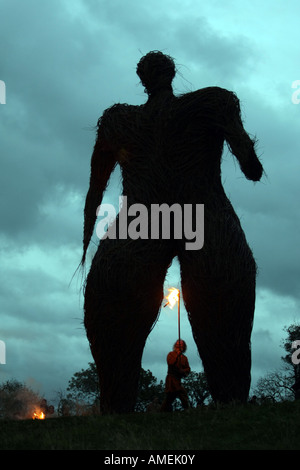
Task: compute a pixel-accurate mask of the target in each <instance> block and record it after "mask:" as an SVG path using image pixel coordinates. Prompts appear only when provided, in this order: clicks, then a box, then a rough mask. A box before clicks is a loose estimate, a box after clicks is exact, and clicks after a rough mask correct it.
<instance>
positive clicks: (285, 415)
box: [0, 401, 300, 451]
mask: <svg viewBox="0 0 300 470" xmlns="http://www.w3.org/2000/svg"><path fill="white" fill-rule="evenodd" d="M299 436H300V401H297V402H285V403H279V404H276V405H262V406H251V405H247V406H244V407H232V406H228V407H223V408H217V409H209V408H205V409H203V410H189V411H185V412H175V413H171V414H166V413H157V414H155V413H153V414H152V413H134V414H130V415H120V416H118V415H116V416H82V417H69V418H51V419H46V420H44V421H39V420H23V421H0V449H2V450H3V449H7V450H24V449H26V450H63V449H66V450H93V449H94V450H100V449H101V450H140V449H141V450H153V451H155V450H172V451H176V450H181V451H183V450H231V449H233V450H260V449H263V450H270V449H271V450H296V449H298V450H300V439H299Z"/></svg>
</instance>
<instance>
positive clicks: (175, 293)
mask: <svg viewBox="0 0 300 470" xmlns="http://www.w3.org/2000/svg"><path fill="white" fill-rule="evenodd" d="M169 292H170V294H169V295H168V296H167V297H166V299H167V301H168V302H167V303H166V304H165V305H164V307H166V306H167V305H169V307H170V308H173V307H174V305H175V304H176V302H178V301H179V290H178V289H176V287H171V289H169Z"/></svg>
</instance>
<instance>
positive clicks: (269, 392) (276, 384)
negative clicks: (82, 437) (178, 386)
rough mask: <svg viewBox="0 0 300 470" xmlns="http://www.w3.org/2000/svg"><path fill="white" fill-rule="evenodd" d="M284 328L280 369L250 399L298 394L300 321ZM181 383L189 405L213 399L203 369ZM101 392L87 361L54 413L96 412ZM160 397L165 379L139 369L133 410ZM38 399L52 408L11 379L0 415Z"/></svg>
mask: <svg viewBox="0 0 300 470" xmlns="http://www.w3.org/2000/svg"><path fill="white" fill-rule="evenodd" d="M285 331H286V332H287V338H286V339H285V340H284V341H283V343H282V347H283V348H284V350H285V355H284V356H282V358H281V359H282V362H283V366H282V369H281V370H279V371H278V370H277V371H272V372H269V373H267V374H266V375H265V376H264V377H262V378H260V379H259V380H258V382H257V385H256V387H255V388H254V389H253V390H252V391H251V395H250V398H249V401H250V402H251V403H257V404H261V403H264V402H265V401H272V402H281V401H286V400H294V399H297V398H299V397H300V396H299V395H300V364H299V363H300V341H299V339H300V325H291V326H290V327H288V328H285ZM298 344H299V354H297V352H298V350H297V349H296V350H295V348H297V346H298ZM182 383H183V386H184V387H185V389H186V390H187V393H188V396H189V400H190V405H191V407H193V408H196V407H201V406H205V405H209V404H210V403H211V402H212V399H211V395H210V392H209V388H208V383H207V380H206V376H205V373H204V372H193V371H192V372H191V373H190V374H189V375H188V376H187V377H185V378H184V379H182ZM100 394H101V390H100V389H99V382H98V375H97V370H96V366H95V363H89V366H88V368H87V369H82V370H81V371H80V372H76V373H75V374H74V375H73V377H72V378H71V379H70V380H69V383H68V387H67V390H66V391H65V392H57V397H56V399H55V402H56V406H55V413H54V415H55V416H67V415H83V414H91V413H95V414H97V413H99V401H100ZM163 399H164V382H163V381H162V380H161V381H159V382H158V380H157V378H156V377H155V376H154V375H153V374H152V372H151V371H150V370H144V369H141V373H140V380H139V388H138V397H137V402H136V407H135V411H136V412H146V411H158V410H159V409H160V404H161V403H162V401H163ZM41 402H43V403H44V408H45V410H46V413H47V409H48V410H50V409H51V410H52V409H53V406H51V405H50V406H48V405H47V406H45V402H46V400H45V398H43V397H40V396H38V394H36V393H35V392H33V391H32V390H31V389H30V388H28V387H27V386H25V385H24V384H22V383H20V382H18V381H15V380H11V381H7V382H5V383H4V384H2V385H0V418H14V419H22V418H28V417H30V416H31V414H32V409H34V408H35V407H38V406H39V405H40V403H41ZM46 403H47V402H46ZM180 409H181V404H180V401H179V400H178V401H176V402H175V404H174V410H180ZM51 414H53V411H52V412H51Z"/></svg>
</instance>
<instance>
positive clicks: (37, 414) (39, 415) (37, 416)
mask: <svg viewBox="0 0 300 470" xmlns="http://www.w3.org/2000/svg"><path fill="white" fill-rule="evenodd" d="M45 418H46V416H45V413H43V412H42V411H35V412H34V413H33V415H32V419H45Z"/></svg>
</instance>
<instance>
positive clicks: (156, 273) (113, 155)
mask: <svg viewBox="0 0 300 470" xmlns="http://www.w3.org/2000/svg"><path fill="white" fill-rule="evenodd" d="M137 74H138V76H139V77H140V79H141V82H142V84H143V85H144V86H145V89H146V92H147V94H148V100H147V102H146V103H145V104H144V105H141V106H131V105H127V104H116V105H114V106H112V107H111V108H109V109H107V110H105V112H104V113H103V115H102V117H101V118H100V119H99V121H98V131H97V138H96V142H95V146H94V151H93V154H92V158H91V175H90V187H89V190H88V193H87V197H86V203H85V209H84V240H83V245H84V253H83V257H82V264H83V263H84V261H85V257H86V252H87V248H88V245H89V242H90V239H91V236H92V234H93V230H94V225H95V222H96V218H97V215H96V211H97V207H98V206H99V205H100V204H101V201H102V197H103V193H104V191H105V189H106V186H107V183H108V181H109V178H110V175H111V173H112V171H113V169H114V168H115V166H116V165H117V164H119V165H120V167H121V170H122V178H123V195H124V196H127V205H128V206H130V205H132V204H135V203H139V204H143V205H144V206H145V207H147V208H150V206H151V204H164V203H165V204H168V205H169V206H172V204H174V203H179V204H180V205H181V206H182V207H183V206H184V204H193V205H196V204H204V233H205V241H204V246H203V248H202V249H200V250H187V249H186V248H185V241H186V240H185V239H184V237H183V238H182V239H177V238H176V237H174V236H171V237H170V239H163V238H161V237H160V238H158V239H151V238H149V239H141V238H138V239H132V238H130V237H127V238H121V237H117V238H115V239H113V238H108V237H106V238H104V239H102V240H101V241H100V243H99V247H98V250H97V252H96V254H95V256H94V258H93V261H92V265H91V269H90V271H89V274H88V276H87V279H86V285H85V304H84V310H85V320H84V322H85V328H86V332H87V337H88V340H89V343H90V347H91V352H92V355H93V357H94V360H95V363H96V366H97V370H98V374H99V381H100V407H101V410H102V412H103V413H122V412H130V411H133V410H134V406H135V402H136V396H137V389H138V380H139V374H140V368H141V359H142V354H143V350H144V346H145V342H146V339H147V337H148V335H149V333H150V331H151V329H152V327H153V325H154V324H155V321H156V320H157V318H158V314H159V311H160V308H161V302H162V300H163V284H164V280H165V276H166V273H167V270H168V267H169V266H170V263H171V262H172V259H173V258H174V257H175V256H177V257H178V260H179V263H180V272H181V286H182V287H181V288H182V295H183V299H184V303H185V307H186V310H187V312H188V317H189V321H190V323H191V327H192V331H193V336H194V339H195V342H196V345H197V348H198V351H199V355H200V358H201V360H202V363H203V367H204V370H205V373H206V376H207V380H208V384H209V388H210V392H211V395H212V397H213V399H214V400H215V401H218V402H223V403H228V402H231V401H238V402H245V401H246V400H247V397H248V393H249V387H250V368H251V349H250V337H251V331H252V322H253V314H254V306H255V282H256V264H255V261H254V259H253V256H252V252H251V250H250V248H249V246H248V244H247V241H246V239H245V235H244V232H243V230H242V228H241V225H240V221H239V218H238V217H237V215H236V214H235V212H234V209H233V207H232V205H231V203H230V202H229V200H228V198H227V197H226V194H225V192H224V189H223V186H222V183H221V170H220V165H221V156H222V150H223V145H224V142H227V144H228V146H229V148H230V150H231V152H232V153H233V154H234V155H235V157H236V158H237V160H238V162H239V165H240V167H241V170H242V171H243V173H244V174H245V176H246V178H247V179H250V180H253V181H258V180H260V178H261V176H262V173H263V168H262V165H261V163H260V162H259V160H258V158H257V156H256V153H255V148H254V147H255V145H254V144H255V142H254V140H251V139H250V137H249V136H248V134H247V133H246V131H245V130H244V128H243V124H242V120H241V113H240V106H239V100H238V99H237V97H236V96H235V94H234V93H232V92H230V91H227V90H225V89H222V88H219V87H208V88H203V89H200V90H197V91H195V92H191V93H186V94H184V95H182V96H174V94H173V91H172V85H171V84H172V80H173V78H174V76H175V65H174V62H173V60H172V58H171V57H169V56H167V55H165V54H162V53H161V52H159V51H153V52H150V53H148V54H147V55H145V56H144V57H143V58H142V59H141V60H140V62H139V63H138V66H137ZM119 223H120V221H119V217H117V219H116V224H117V225H118V224H119ZM129 223H130V217H128V224H129ZM117 233H119V232H118V230H117ZM171 235H172V233H171Z"/></svg>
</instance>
